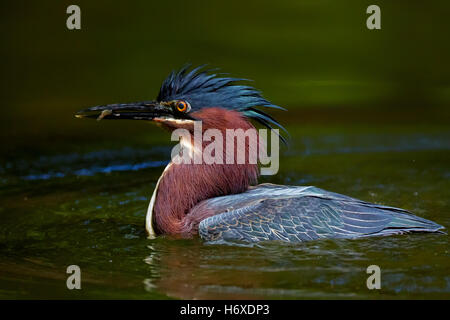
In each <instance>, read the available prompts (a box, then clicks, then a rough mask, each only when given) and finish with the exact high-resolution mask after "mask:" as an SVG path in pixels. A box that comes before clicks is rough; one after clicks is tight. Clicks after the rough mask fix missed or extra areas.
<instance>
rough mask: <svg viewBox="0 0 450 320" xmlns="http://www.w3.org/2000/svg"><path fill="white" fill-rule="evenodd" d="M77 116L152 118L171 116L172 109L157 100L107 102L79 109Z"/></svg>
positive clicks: (108, 118)
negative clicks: (106, 103)
mask: <svg viewBox="0 0 450 320" xmlns="http://www.w3.org/2000/svg"><path fill="white" fill-rule="evenodd" d="M75 117H77V118H92V119H97V120H102V119H107V120H120V119H128V120H153V119H154V118H157V117H173V113H172V109H171V108H170V107H169V106H166V105H162V104H160V103H158V102H157V101H144V102H134V103H120V104H108V105H104V106H96V107H92V108H88V109H84V110H80V111H78V112H77V113H76V114H75Z"/></svg>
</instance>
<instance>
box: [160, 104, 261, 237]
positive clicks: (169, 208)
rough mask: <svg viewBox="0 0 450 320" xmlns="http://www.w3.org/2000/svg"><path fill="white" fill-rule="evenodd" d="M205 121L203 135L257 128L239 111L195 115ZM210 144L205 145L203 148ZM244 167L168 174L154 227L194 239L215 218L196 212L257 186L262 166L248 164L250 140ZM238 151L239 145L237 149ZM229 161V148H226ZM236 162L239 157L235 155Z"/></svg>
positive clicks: (189, 168) (173, 169) (186, 167)
mask: <svg viewBox="0 0 450 320" xmlns="http://www.w3.org/2000/svg"><path fill="white" fill-rule="evenodd" d="M192 116H193V117H195V118H196V119H199V120H202V129H203V131H205V130H207V129H210V128H214V129H218V130H220V131H221V132H222V135H223V137H225V136H226V133H225V132H226V131H225V130H226V129H239V128H240V129H243V130H247V129H250V128H254V127H253V125H252V124H251V123H250V122H249V121H248V119H247V118H245V117H244V116H242V115H241V114H240V113H239V112H237V111H230V110H226V109H222V108H207V109H202V110H201V111H198V112H195V113H193V114H192ZM206 145H207V143H204V144H203V148H204V147H205V146H206ZM245 148H246V162H245V163H244V164H236V161H235V164H204V163H202V164H185V163H182V164H176V163H173V162H172V163H170V164H169V166H168V168H167V170H166V171H165V172H164V174H163V176H162V178H161V180H160V183H159V187H158V190H157V194H156V200H155V205H154V209H153V210H154V215H153V224H154V226H155V229H156V232H157V233H160V234H170V235H179V236H182V237H190V236H192V235H194V234H196V233H197V232H198V224H199V223H200V221H201V220H203V219H205V218H207V217H208V216H210V215H212V214H213V213H212V212H208V211H206V210H192V209H193V208H194V207H195V206H196V205H197V204H198V203H200V202H201V201H203V200H206V199H210V198H214V197H217V196H223V195H227V194H236V193H242V192H244V191H246V190H247V188H248V187H249V186H250V185H251V184H255V183H257V179H258V166H257V164H250V163H248V149H249V146H248V140H247V139H246V143H245ZM235 151H236V145H235ZM223 153H224V154H223V159H226V148H225V146H224V148H223ZM234 157H235V159H236V155H234Z"/></svg>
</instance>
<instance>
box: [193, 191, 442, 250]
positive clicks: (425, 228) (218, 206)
mask: <svg viewBox="0 0 450 320" xmlns="http://www.w3.org/2000/svg"><path fill="white" fill-rule="evenodd" d="M203 205H204V206H207V207H208V209H209V210H213V211H215V212H216V213H217V214H216V215H214V216H212V217H209V218H207V219H205V220H203V221H201V222H200V224H199V234H200V236H201V237H202V238H203V239H205V240H207V241H221V240H225V241H230V240H231V241H248V242H257V241H267V240H281V241H288V242H302V241H309V240H315V239H323V238H329V239H330V238H359V237H367V236H379V235H391V234H400V233H407V232H436V231H438V230H439V229H442V228H443V227H442V226H440V225H438V224H436V223H434V222H432V221H429V220H426V219H423V218H420V217H417V216H415V215H413V214H411V213H409V212H408V211H406V210H403V209H398V208H393V207H387V206H382V205H377V204H372V203H368V202H364V201H361V200H357V199H353V198H350V197H347V196H344V195H340V194H336V193H332V192H328V191H325V190H322V189H319V188H315V187H289V186H278V185H271V184H264V185H259V186H257V187H255V188H253V189H251V190H249V191H247V192H245V193H243V194H238V195H230V196H223V197H218V198H214V199H209V200H206V201H205V203H204V204H203Z"/></svg>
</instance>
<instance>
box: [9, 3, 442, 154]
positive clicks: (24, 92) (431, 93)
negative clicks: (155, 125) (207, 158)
mask: <svg viewBox="0 0 450 320" xmlns="http://www.w3.org/2000/svg"><path fill="white" fill-rule="evenodd" d="M376 3H377V4H378V5H379V6H380V7H381V11H382V12H381V15H382V29H381V30H368V29H367V28H366V19H367V17H368V15H367V14H366V13H365V12H366V8H367V6H368V5H370V4H372V2H370V1H323V0H319V1H318V0H310V1H226V2H225V1H223V2H217V1H130V2H125V1H122V2H119V1H117V2H110V1H76V4H78V5H79V6H80V8H81V13H82V29H81V30H76V31H70V30H68V29H67V28H66V18H67V16H68V15H67V14H66V13H65V11H66V8H67V6H68V5H70V4H72V2H71V1H2V4H1V14H2V18H1V22H0V24H1V29H2V39H1V42H2V50H1V61H2V86H1V88H2V108H1V112H2V114H1V117H0V134H1V137H2V144H3V148H2V149H3V151H7V150H8V152H9V149H16V151H17V148H18V147H19V146H21V147H25V146H26V147H38V148H46V144H48V143H50V142H51V143H54V142H55V141H57V142H58V143H61V144H62V145H63V144H65V143H68V142H69V141H74V140H76V141H79V142H80V143H84V142H85V141H86V140H88V142H89V141H92V140H93V139H96V140H98V139H122V138H127V139H130V138H132V137H135V136H137V135H143V134H146V133H148V132H149V130H154V129H149V128H148V126H145V125H142V124H139V125H136V123H129V122H128V123H127V122H125V123H120V124H118V123H114V124H102V128H101V129H99V128H98V126H96V125H94V124H89V125H86V124H85V123H82V122H79V121H75V119H74V118H73V117H72V115H73V113H74V112H75V111H76V110H78V109H81V108H84V107H86V106H91V105H98V104H106V103H114V102H126V101H135V100H145V99H153V98H155V97H156V94H157V92H158V89H159V85H160V83H161V81H162V80H163V79H164V77H165V76H166V75H167V74H168V73H169V72H170V71H171V70H172V69H177V68H179V67H181V66H182V65H183V64H185V63H186V62H191V63H193V64H194V65H196V64H204V63H208V64H210V65H211V66H212V67H220V68H221V69H222V70H223V71H224V72H229V73H231V74H232V75H235V76H239V77H246V78H249V79H253V80H255V82H254V85H255V86H256V87H257V88H259V89H261V90H262V91H263V92H264V93H265V96H266V97H267V98H268V99H270V100H271V101H273V102H275V103H277V104H279V105H282V106H284V107H286V108H288V109H289V110H291V111H292V113H293V112H295V115H296V116H293V115H292V113H291V115H289V116H286V115H283V114H277V115H278V116H279V117H281V118H282V119H283V120H287V121H291V122H294V123H299V124H301V123H305V122H306V123H308V122H309V121H312V120H317V119H316V118H319V119H318V120H319V121H321V120H324V121H327V120H329V118H332V119H336V116H339V115H341V116H342V118H343V121H345V120H346V119H347V118H349V117H352V114H355V112H353V109H352V108H355V109H357V110H360V109H364V110H367V112H369V116H368V117H369V118H370V117H373V116H374V115H373V114H372V113H370V110H376V111H377V113H378V111H380V110H381V111H382V113H381V114H378V115H377V116H378V117H383V118H385V119H386V121H390V119H391V118H393V117H396V118H400V119H406V120H405V121H411V122H414V121H418V122H423V121H426V120H430V121H439V122H442V121H443V117H444V116H445V117H447V118H448V116H449V112H448V105H449V103H450V63H449V61H448V60H449V56H450V41H448V34H449V31H450V28H449V22H448V16H449V14H450V12H449V8H450V6H449V5H448V4H447V3H446V2H445V1H442V2H439V1H432V2H431V3H429V2H423V1H377V2H376ZM322 108H327V110H326V111H323V112H322V110H320V112H319V111H318V110H319V109H322ZM329 108H333V109H334V111H329V110H328V109H329ZM343 109H347V110H349V111H348V112H347V113H346V114H342V112H341V110H343ZM336 110H339V111H337V112H336ZM418 111H419V112H420V111H423V112H420V113H421V114H420V116H416V115H415V114H417V112H418ZM328 112H329V113H328ZM310 113H313V114H312V115H311V114H310ZM422 113H423V114H422ZM328 114H329V116H328ZM310 117H311V119H310ZM423 117H426V119H423ZM327 118H328V119H327ZM365 118H366V116H365V114H364V113H363V114H362V115H361V117H360V119H363V120H364V119H365ZM118 128H119V129H118ZM152 132H154V131H152Z"/></svg>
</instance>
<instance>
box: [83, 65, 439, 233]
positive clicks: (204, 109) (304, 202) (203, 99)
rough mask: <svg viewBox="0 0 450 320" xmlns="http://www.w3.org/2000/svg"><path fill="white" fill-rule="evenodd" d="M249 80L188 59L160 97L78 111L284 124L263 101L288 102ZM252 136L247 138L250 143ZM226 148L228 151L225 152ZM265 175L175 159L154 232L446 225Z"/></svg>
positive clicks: (150, 225)
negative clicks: (263, 179) (269, 180)
mask: <svg viewBox="0 0 450 320" xmlns="http://www.w3.org/2000/svg"><path fill="white" fill-rule="evenodd" d="M243 80H246V79H241V78H232V77H228V76H224V75H223V74H214V72H212V71H211V70H204V69H203V68H202V67H198V68H194V69H192V70H189V67H188V66H186V67H184V68H182V69H181V70H180V71H178V72H175V71H173V72H172V73H171V74H170V75H169V76H168V77H167V78H166V79H165V80H164V82H163V84H162V86H161V89H160V91H159V94H158V97H157V98H156V100H154V101H144V102H137V103H126V104H111V105H103V106H97V107H92V108H89V109H85V110H82V111H79V112H78V113H77V114H76V116H77V117H81V118H85V117H87V118H97V119H132V120H147V121H153V122H155V123H157V124H159V125H160V126H162V127H165V128H167V129H169V130H170V131H172V132H173V131H174V130H175V129H179V128H184V129H186V130H188V131H189V132H192V131H193V130H194V129H193V128H194V122H195V121H201V123H202V132H204V131H205V130H207V129H211V128H214V129H216V130H219V131H220V132H223V133H224V134H225V131H226V130H227V129H243V130H248V129H254V126H253V124H252V123H251V121H250V120H255V121H257V122H259V123H260V124H262V125H263V126H265V127H267V128H269V129H273V128H275V127H277V128H282V129H284V128H283V127H282V126H281V125H280V124H279V122H278V121H277V120H275V119H274V118H273V117H272V116H270V115H269V114H268V113H266V112H264V111H262V110H261V109H260V108H268V109H270V108H276V109H283V110H285V109H284V108H281V107H279V106H277V105H274V104H272V103H270V102H269V101H268V100H266V99H265V98H263V96H262V95H261V93H260V92H259V91H257V90H256V89H254V88H253V87H251V86H247V85H241V84H239V82H240V81H243ZM281 139H283V137H281ZM185 143H187V144H190V147H191V149H194V151H195V148H197V149H198V148H200V149H202V148H203V149H204V148H206V144H205V143H202V144H201V145H200V146H199V145H197V146H195V145H194V144H193V143H192V140H187V142H185ZM248 143H249V142H248V141H247V140H246V144H245V146H244V148H246V150H247V149H248V148H249V145H248ZM241 147H242V146H241ZM226 153H227V150H223V156H224V157H226V156H227V154H226ZM228 156H229V155H228ZM232 156H233V157H234V156H235V155H232ZM258 176H259V171H258V164H256V163H250V162H248V161H247V162H244V163H240V164H239V163H233V164H221V163H212V164H206V163H200V164H195V163H174V161H171V162H170V163H169V164H168V166H167V167H166V168H165V170H164V172H163V173H162V175H161V177H160V178H159V180H158V182H157V183H156V187H155V190H154V192H153V195H152V197H151V200H150V205H149V208H148V212H147V217H146V230H147V232H148V234H149V236H150V237H154V236H156V235H161V234H167V235H172V236H178V237H183V238H190V237H193V236H195V235H197V234H198V235H200V237H201V238H203V239H204V240H207V241H214V242H225V241H245V242H257V241H265V240H281V241H287V242H302V241H309V240H315V239H323V238H360V237H367V236H384V235H394V234H404V233H410V232H439V230H440V229H443V227H442V226H440V225H438V224H436V223H434V222H432V221H429V220H426V219H423V218H420V217H418V216H415V215H413V214H411V213H410V212H408V211H406V210H403V209H399V208H394V207H388V206H384V205H380V204H373V203H369V202H365V201H361V200H357V199H354V198H351V197H348V196H344V195H341V194H337V193H333V192H329V191H325V190H322V189H319V188H316V187H312V186H283V185H274V184H260V185H255V184H256V183H257V178H258Z"/></svg>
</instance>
